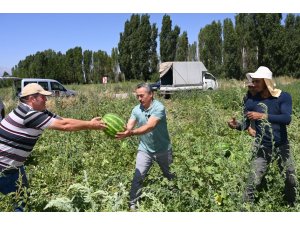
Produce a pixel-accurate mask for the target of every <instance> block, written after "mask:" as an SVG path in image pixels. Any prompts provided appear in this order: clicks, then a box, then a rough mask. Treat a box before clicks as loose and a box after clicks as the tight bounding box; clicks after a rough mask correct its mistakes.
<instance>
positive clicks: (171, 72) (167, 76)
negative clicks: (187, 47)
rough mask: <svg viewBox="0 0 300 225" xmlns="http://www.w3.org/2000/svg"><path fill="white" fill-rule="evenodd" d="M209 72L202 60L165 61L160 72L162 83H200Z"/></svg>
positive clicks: (177, 84) (178, 84)
mask: <svg viewBox="0 0 300 225" xmlns="http://www.w3.org/2000/svg"><path fill="white" fill-rule="evenodd" d="M205 72H207V69H206V67H205V66H204V64H203V63H202V62H199V61H198V62H164V63H161V64H160V68H159V73H160V79H161V84H162V85H174V86H180V85H199V84H202V82H203V75H204V73H205Z"/></svg>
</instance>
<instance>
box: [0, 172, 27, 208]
mask: <svg viewBox="0 0 300 225" xmlns="http://www.w3.org/2000/svg"><path fill="white" fill-rule="evenodd" d="M23 187H28V181H27V177H26V173H25V170H24V166H21V167H20V168H19V169H14V170H4V171H1V172H0V193H2V194H4V195H7V194H9V193H11V192H21V194H22V190H21V189H22V188H23ZM24 206H25V203H24V202H22V203H21V205H17V204H15V206H14V208H15V211H16V212H22V211H23V209H24Z"/></svg>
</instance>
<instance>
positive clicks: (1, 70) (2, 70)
mask: <svg viewBox="0 0 300 225" xmlns="http://www.w3.org/2000/svg"><path fill="white" fill-rule="evenodd" d="M5 71H6V72H7V73H9V74H10V75H11V69H10V68H8V67H1V66H0V76H1V77H2V76H3V73H4V72H5Z"/></svg>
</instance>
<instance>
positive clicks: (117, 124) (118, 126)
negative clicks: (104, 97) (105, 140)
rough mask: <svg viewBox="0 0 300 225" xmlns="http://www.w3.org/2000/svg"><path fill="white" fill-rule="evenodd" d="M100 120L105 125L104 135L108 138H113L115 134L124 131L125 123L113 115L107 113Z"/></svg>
mask: <svg viewBox="0 0 300 225" xmlns="http://www.w3.org/2000/svg"><path fill="white" fill-rule="evenodd" d="M102 120H103V121H104V122H105V123H106V125H107V128H106V129H104V133H105V134H107V135H108V136H110V137H114V136H115V135H116V133H117V132H121V131H124V130H125V128H124V126H125V122H124V120H123V119H121V118H120V117H119V116H118V115H116V114H113V113H107V114H105V115H104V117H103V118H102Z"/></svg>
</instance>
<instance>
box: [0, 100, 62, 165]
mask: <svg viewBox="0 0 300 225" xmlns="http://www.w3.org/2000/svg"><path fill="white" fill-rule="evenodd" d="M55 118H59V117H58V116H57V115H55V114H53V113H51V112H49V111H47V110H45V111H42V112H40V111H36V110H33V109H32V108H31V107H30V106H28V105H26V104H24V103H20V104H19V105H18V107H17V108H16V109H14V110H13V111H12V112H10V113H9V114H8V115H7V116H6V117H5V119H3V120H2V121H1V123H0V171H2V170H4V169H9V168H18V167H20V166H22V165H23V164H24V162H25V161H26V159H27V158H28V157H29V155H30V153H31V151H32V149H33V147H34V145H35V144H36V142H37V140H38V138H39V137H40V135H41V134H42V133H43V131H44V129H45V128H47V127H49V126H50V124H51V123H52V122H53V121H54V120H55Z"/></svg>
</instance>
